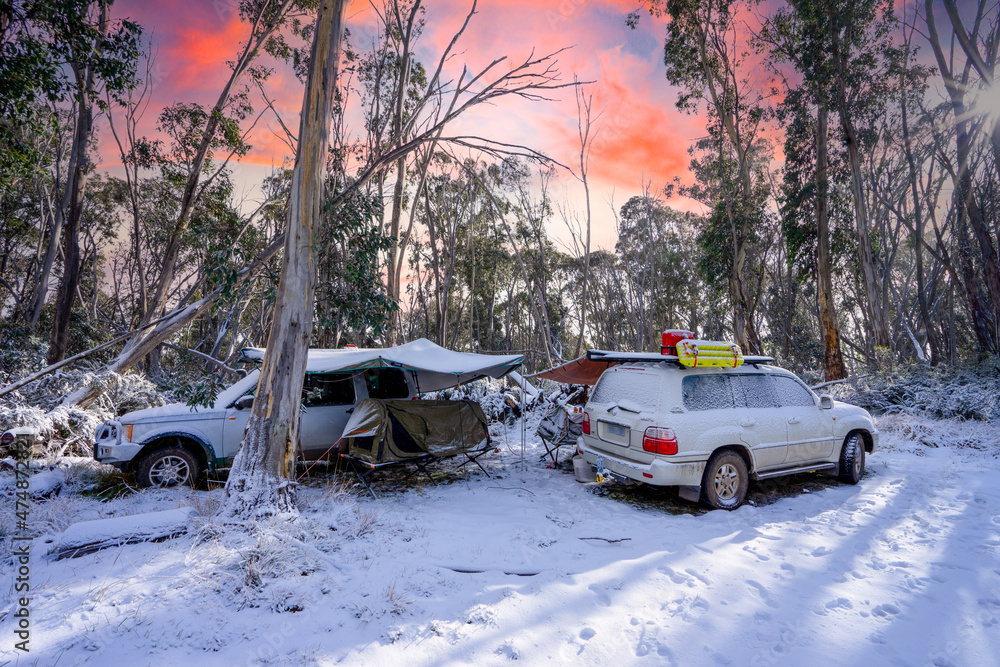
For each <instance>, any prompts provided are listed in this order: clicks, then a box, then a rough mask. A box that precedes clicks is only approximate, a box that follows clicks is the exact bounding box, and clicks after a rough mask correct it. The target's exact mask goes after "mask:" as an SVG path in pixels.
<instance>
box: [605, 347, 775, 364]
mask: <svg viewBox="0 0 1000 667" xmlns="http://www.w3.org/2000/svg"><path fill="white" fill-rule="evenodd" d="M587 360H588V361H603V362H606V363H609V364H612V363H614V364H627V363H641V362H652V363H656V362H660V361H665V362H667V363H670V364H676V365H677V366H680V367H681V368H688V367H687V366H685V365H683V364H682V363H681V361H680V357H678V356H677V355H673V354H659V353H657V352H611V351H609V350H587ZM743 363H744V364H752V365H756V364H772V363H774V357H756V356H744V357H743Z"/></svg>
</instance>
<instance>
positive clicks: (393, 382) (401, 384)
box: [365, 368, 410, 398]
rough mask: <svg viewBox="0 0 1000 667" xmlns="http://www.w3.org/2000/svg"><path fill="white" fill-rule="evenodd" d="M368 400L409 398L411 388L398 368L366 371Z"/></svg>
mask: <svg viewBox="0 0 1000 667" xmlns="http://www.w3.org/2000/svg"><path fill="white" fill-rule="evenodd" d="M365 385H366V386H367V387H368V398H407V397H408V396H409V395H410V388H409V387H407V386H406V377H405V376H404V375H403V371H401V370H399V369H398V368H369V369H368V370H366V371H365Z"/></svg>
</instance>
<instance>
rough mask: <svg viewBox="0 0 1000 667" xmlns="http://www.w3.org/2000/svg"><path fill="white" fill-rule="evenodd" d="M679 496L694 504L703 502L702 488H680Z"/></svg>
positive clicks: (678, 490)
mask: <svg viewBox="0 0 1000 667" xmlns="http://www.w3.org/2000/svg"><path fill="white" fill-rule="evenodd" d="M677 495H678V496H680V497H681V498H683V499H684V500H687V501H689V502H692V503H696V502H698V501H699V500H701V487H700V486H678V487H677Z"/></svg>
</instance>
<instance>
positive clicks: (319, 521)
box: [187, 483, 398, 612]
mask: <svg viewBox="0 0 1000 667" xmlns="http://www.w3.org/2000/svg"><path fill="white" fill-rule="evenodd" d="M300 510H301V512H302V514H301V515H300V516H298V517H297V518H295V519H294V520H292V521H289V520H287V517H280V518H275V519H269V520H267V521H262V522H258V523H253V524H250V525H248V526H244V525H228V524H225V523H222V522H221V521H220V520H218V519H216V518H209V519H207V521H206V523H205V524H204V525H203V526H202V527H201V528H200V530H199V532H198V533H197V535H196V537H195V543H194V545H193V546H192V547H191V551H190V553H189V556H188V558H187V561H188V565H189V566H190V567H191V574H192V576H194V577H195V578H197V579H202V580H211V581H212V582H213V585H212V590H214V591H215V593H216V594H218V595H219V596H220V597H221V598H222V599H223V601H224V603H225V604H226V605H229V606H236V607H244V606H249V607H261V608H266V609H270V610H272V611H276V612H285V611H302V610H303V609H306V608H308V606H309V604H310V602H311V601H312V600H313V599H314V597H315V594H316V592H317V591H316V590H314V589H315V586H312V585H299V584H297V583H296V582H300V581H306V580H304V579H302V578H303V577H308V576H309V575H312V574H314V573H319V572H325V571H329V570H339V565H338V564H337V561H338V560H343V559H344V558H345V555H344V553H343V552H342V547H343V546H344V545H345V544H349V543H351V542H353V541H355V540H360V539H362V538H364V537H366V536H370V535H372V534H373V533H374V532H376V527H377V526H380V525H381V520H382V518H381V512H380V511H379V510H377V509H373V508H371V507H366V506H363V505H361V504H359V503H358V501H357V498H356V497H355V496H354V495H352V494H351V493H350V490H349V487H348V486H347V485H346V484H344V483H334V484H331V485H330V486H328V487H327V488H326V489H325V490H323V491H321V492H316V491H315V490H312V492H305V493H302V494H301V495H300ZM322 592H325V591H322ZM395 603H398V601H396V602H394V604H395Z"/></svg>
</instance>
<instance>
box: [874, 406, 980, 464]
mask: <svg viewBox="0 0 1000 667" xmlns="http://www.w3.org/2000/svg"><path fill="white" fill-rule="evenodd" d="M878 428H879V430H880V431H882V432H883V433H887V434H889V433H891V434H893V435H896V436H898V437H899V438H901V439H903V440H906V441H910V442H914V443H917V444H920V445H923V446H924V447H949V448H955V449H974V450H978V451H981V452H986V453H991V454H992V455H993V456H997V455H998V454H1000V423H995V422H984V421H977V420H967V419H958V418H950V419H928V418H926V417H921V416H917V415H909V414H902V413H896V414H889V415H883V416H881V417H879V419H878Z"/></svg>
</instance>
